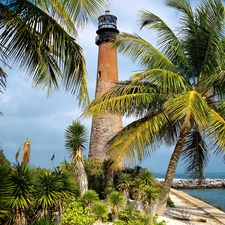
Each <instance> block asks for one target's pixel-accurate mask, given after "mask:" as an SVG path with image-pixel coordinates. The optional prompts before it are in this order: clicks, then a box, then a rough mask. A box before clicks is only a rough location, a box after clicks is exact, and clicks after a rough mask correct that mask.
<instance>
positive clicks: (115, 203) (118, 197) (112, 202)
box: [107, 191, 125, 220]
mask: <svg viewBox="0 0 225 225" xmlns="http://www.w3.org/2000/svg"><path fill="white" fill-rule="evenodd" d="M107 202H108V204H109V206H110V208H111V209H112V219H113V220H117V219H119V211H120V210H122V209H123V207H124V205H125V202H124V197H123V195H122V194H120V193H119V192H118V191H113V192H111V193H110V194H109V196H108V197H107Z"/></svg>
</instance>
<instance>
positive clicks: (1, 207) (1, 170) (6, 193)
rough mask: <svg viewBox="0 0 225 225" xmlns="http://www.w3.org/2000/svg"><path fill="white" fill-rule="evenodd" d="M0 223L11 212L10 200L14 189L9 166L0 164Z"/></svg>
mask: <svg viewBox="0 0 225 225" xmlns="http://www.w3.org/2000/svg"><path fill="white" fill-rule="evenodd" d="M0 181H1V182H0V223H1V224H4V222H3V221H4V220H5V219H6V218H7V216H9V214H10V212H11V208H10V206H11V201H12V194H13V190H14V183H13V180H12V179H11V168H10V167H9V166H6V165H0Z"/></svg>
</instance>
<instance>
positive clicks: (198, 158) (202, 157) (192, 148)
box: [181, 130, 209, 182]
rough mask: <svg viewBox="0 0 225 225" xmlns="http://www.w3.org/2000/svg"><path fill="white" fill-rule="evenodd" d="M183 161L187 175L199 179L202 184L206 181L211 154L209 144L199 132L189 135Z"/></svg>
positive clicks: (192, 132)
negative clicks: (206, 170) (205, 169)
mask: <svg viewBox="0 0 225 225" xmlns="http://www.w3.org/2000/svg"><path fill="white" fill-rule="evenodd" d="M181 160H182V161H183V162H184V165H185V173H187V174H188V175H189V176H190V178H193V179H199V180H200V182H201V181H202V180H203V179H204V168H205V167H206V166H207V165H208V162H209V152H208V146H207V143H206V142H205V141H204V137H202V135H201V133H200V132H199V131H196V130H192V131H191V132H190V133H189V135H188V137H187V139H186V142H185V145H184V148H183V151H182V153H181Z"/></svg>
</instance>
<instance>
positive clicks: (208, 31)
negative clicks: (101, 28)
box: [85, 0, 225, 214]
mask: <svg viewBox="0 0 225 225" xmlns="http://www.w3.org/2000/svg"><path fill="white" fill-rule="evenodd" d="M165 4H166V5H167V6H169V7H172V8H173V9H176V10H178V12H179V13H180V14H179V15H181V17H180V27H179V29H178V30H177V33H175V32H173V31H172V30H171V29H170V28H169V27H168V26H167V24H166V23H165V22H164V21H163V20H162V19H161V18H159V17H158V16H157V15H155V14H153V13H151V12H149V11H147V10H142V11H141V12H140V15H139V16H140V19H139V26H140V28H147V29H149V30H151V31H152V30H153V31H156V34H157V36H158V39H157V40H158V42H157V44H158V46H157V48H156V47H153V46H152V45H151V44H150V43H149V42H147V41H145V40H144V39H142V38H141V37H140V36H138V35H136V34H128V33H122V34H121V35H120V38H119V39H118V41H117V42H116V43H115V46H117V47H118V50H119V51H120V52H121V53H123V54H125V55H127V56H128V57H130V58H131V59H133V60H135V61H137V62H138V63H139V65H140V66H142V68H143V71H142V72H139V73H137V74H134V75H133V76H132V77H131V78H130V80H129V81H125V82H119V83H118V84H117V86H115V87H114V88H113V89H112V90H110V91H109V92H108V93H105V94H104V95H102V96H99V97H98V98H96V99H94V100H93V102H92V103H91V105H90V107H89V108H88V109H87V110H86V112H85V115H90V114H91V115H94V116H98V115H101V114H104V113H105V112H111V113H117V114H120V115H124V116H136V118H137V120H135V121H134V122H132V123H131V124H128V125H127V126H126V127H125V128H123V129H122V130H121V132H119V133H118V134H117V135H116V136H115V137H114V138H113V139H111V140H110V142H109V148H108V154H109V155H110V157H111V158H112V160H114V165H115V166H116V164H117V163H118V162H119V160H121V159H122V157H125V156H126V157H127V158H128V160H131V161H134V160H135V159H136V156H137V159H138V160H140V161H141V160H142V159H143V158H144V157H147V156H149V155H150V154H151V152H152V151H154V150H156V149H157V147H158V146H159V145H160V144H167V145H173V146H175V147H174V151H173V153H172V156H171V159H170V162H169V165H168V169H167V173H166V178H165V182H164V185H163V190H162V193H161V194H160V196H159V199H158V202H159V208H158V214H163V212H164V209H165V206H166V200H167V198H168V195H169V191H170V188H171V185H172V180H173V177H174V174H175V171H176V167H177V164H178V160H179V159H180V156H181V154H182V151H183V150H184V149H189V150H191V151H196V152H198V153H196V154H193V155H192V156H191V157H189V156H190V154H189V153H188V154H186V156H187V157H188V158H189V165H191V164H193V165H194V164H195V165H197V167H192V168H191V169H192V173H193V174H195V175H196V174H198V176H201V174H202V169H204V168H203V167H204V166H205V165H206V164H207V155H206V154H207V153H208V152H209V151H210V150H211V151H212V152H213V153H216V154H222V155H223V156H224V149H225V141H224V140H225V139H224V135H225V120H224V116H225V114H224V112H225V107H224V105H225V101H224V100H225V95H224V94H225V93H224V90H225V89H224V85H225V82H224V80H225V73H224V67H225V64H224V46H225V45H224V43H225V42H224V40H225V38H224V28H225V27H224V6H223V4H222V2H221V1H220V0H207V1H201V2H200V3H199V5H197V6H196V9H195V10H193V9H192V7H191V5H190V3H189V2H188V1H186V0H167V1H166V2H165ZM193 133H195V135H193ZM200 140H204V141H205V143H207V145H206V144H203V141H200ZM199 141H200V142H199ZM206 150H207V151H206ZM183 154H185V152H184V153H183ZM186 162H187V161H186ZM199 166H200V167H199Z"/></svg>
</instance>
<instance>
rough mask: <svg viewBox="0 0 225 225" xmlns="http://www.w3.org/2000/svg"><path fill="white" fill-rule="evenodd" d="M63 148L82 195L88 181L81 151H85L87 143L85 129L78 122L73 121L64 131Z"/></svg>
mask: <svg viewBox="0 0 225 225" xmlns="http://www.w3.org/2000/svg"><path fill="white" fill-rule="evenodd" d="M65 137H66V140H65V146H66V148H67V150H68V152H69V153H70V156H71V158H72V162H73V164H74V173H75V175H76V179H77V182H78V184H79V187H80V194H81V195H82V194H83V193H84V192H85V191H87V189H88V179H87V174H86V171H85V167H84V156H83V154H82V151H83V150H85V144H86V143H87V141H88V136H87V129H86V128H85V126H84V125H82V124H81V123H80V121H78V120H75V121H73V123H72V125H70V126H68V127H67V129H66V131H65Z"/></svg>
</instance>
